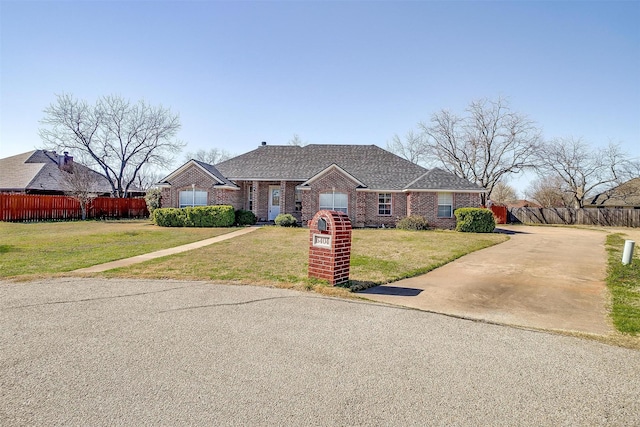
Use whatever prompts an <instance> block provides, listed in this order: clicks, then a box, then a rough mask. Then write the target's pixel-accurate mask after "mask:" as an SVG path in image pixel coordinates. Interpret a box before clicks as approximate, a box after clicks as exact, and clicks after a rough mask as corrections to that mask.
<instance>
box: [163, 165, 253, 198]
mask: <svg viewBox="0 0 640 427" xmlns="http://www.w3.org/2000/svg"><path fill="white" fill-rule="evenodd" d="M217 183H218V182H217V181H215V180H214V179H213V178H211V177H210V176H209V175H207V174H206V173H205V172H203V171H202V170H201V169H200V168H198V167H197V166H195V165H193V166H190V167H189V168H188V169H187V170H185V171H184V172H183V173H182V174H180V175H179V176H177V177H176V178H175V179H174V180H173V181H171V182H170V184H171V187H170V188H166V187H165V188H163V189H162V200H161V205H162V207H163V208H169V207H171V208H177V207H180V196H179V195H180V192H181V191H189V190H192V187H191V184H196V186H195V189H196V190H199V191H206V192H207V193H208V195H207V204H209V205H231V206H233V207H234V208H235V209H240V208H241V207H242V199H241V193H242V192H241V191H235V190H224V189H219V188H214V185H216V184H217Z"/></svg>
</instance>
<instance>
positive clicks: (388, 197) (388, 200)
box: [378, 193, 393, 216]
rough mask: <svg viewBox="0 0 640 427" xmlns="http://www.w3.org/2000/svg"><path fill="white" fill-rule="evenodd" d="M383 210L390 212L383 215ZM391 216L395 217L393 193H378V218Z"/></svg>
mask: <svg viewBox="0 0 640 427" xmlns="http://www.w3.org/2000/svg"><path fill="white" fill-rule="evenodd" d="M383 198H384V199H383ZM382 199H383V200H382ZM383 209H384V210H385V211H389V212H388V213H386V212H385V213H382V210H383ZM391 215H393V193H378V216H391Z"/></svg>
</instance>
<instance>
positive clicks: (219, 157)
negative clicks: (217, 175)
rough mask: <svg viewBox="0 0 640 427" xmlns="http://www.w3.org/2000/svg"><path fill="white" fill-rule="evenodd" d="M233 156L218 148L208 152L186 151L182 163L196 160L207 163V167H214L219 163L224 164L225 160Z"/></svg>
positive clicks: (201, 150)
mask: <svg viewBox="0 0 640 427" xmlns="http://www.w3.org/2000/svg"><path fill="white" fill-rule="evenodd" d="M233 156H234V155H233V154H232V153H230V152H228V151H227V150H222V149H219V148H210V149H208V150H203V149H200V150H198V151H195V152H193V151H188V152H186V153H185V155H184V161H185V162H188V161H189V160H191V159H193V160H198V161H200V162H203V163H207V164H209V165H215V164H218V163H220V162H224V161H225V160H229V159H230V158H232V157H233Z"/></svg>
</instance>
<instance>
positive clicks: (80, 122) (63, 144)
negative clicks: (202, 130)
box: [40, 94, 184, 197]
mask: <svg viewBox="0 0 640 427" xmlns="http://www.w3.org/2000/svg"><path fill="white" fill-rule="evenodd" d="M44 113H45V117H44V118H43V119H42V121H41V124H42V125H43V127H42V128H41V129H40V137H41V138H42V140H43V142H44V144H45V146H46V147H47V148H50V149H57V150H60V151H62V150H69V151H73V152H74V153H75V154H76V156H78V157H80V159H81V160H82V161H83V163H85V164H86V165H87V166H89V167H95V168H96V169H98V170H100V171H101V172H102V173H103V174H104V175H105V176H106V177H107V178H108V179H109V182H111V185H112V193H113V195H114V196H116V197H126V196H127V194H128V192H129V188H130V187H131V186H132V185H133V184H134V183H135V181H136V178H137V177H138V174H139V173H140V171H141V169H142V168H143V167H144V166H145V165H153V166H156V167H160V168H168V167H170V166H171V164H172V163H173V159H174V155H175V154H177V153H178V152H179V151H180V150H181V149H182V147H183V146H184V144H183V143H182V142H180V141H178V140H176V139H175V136H176V134H177V132H178V130H179V129H180V120H179V117H178V115H177V114H172V113H171V111H170V110H168V109H166V108H164V107H162V106H158V107H153V106H150V105H149V104H147V103H146V102H144V101H139V102H137V103H136V104H131V103H130V102H129V101H128V100H125V99H123V98H121V97H118V96H105V97H102V98H100V99H98V101H97V102H96V103H95V105H89V104H88V103H87V102H86V101H83V100H77V99H75V98H74V97H73V96H72V95H66V94H63V95H58V96H57V99H56V102H54V103H52V104H51V105H50V106H49V107H47V108H46V109H45V110H44Z"/></svg>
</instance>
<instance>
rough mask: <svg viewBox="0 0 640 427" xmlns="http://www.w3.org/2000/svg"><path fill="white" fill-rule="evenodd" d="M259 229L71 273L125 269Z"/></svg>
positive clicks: (256, 228) (244, 230)
mask: <svg viewBox="0 0 640 427" xmlns="http://www.w3.org/2000/svg"><path fill="white" fill-rule="evenodd" d="M259 228H260V227H247V228H243V229H242V230H238V231H232V232H231V233H227V234H223V235H221V236H216V237H212V238H210V239H206V240H200V241H197V242H193V243H188V244H186V245H182V246H176V247H174V248H168V249H162V250H159V251H155V252H151V253H148V254H143V255H138V256H134V257H131V258H125V259H119V260H117V261H111V262H107V263H104V264H98V265H94V266H91V267H86V268H80V269H78V270H74V271H72V273H100V272H102V271H107V270H112V269H114V268H119V267H127V266H129V265H132V264H137V263H140V262H144V261H149V260H150V259H154V258H160V257H163V256H167V255H173V254H178V253H180V252H186V251H190V250H192V249H198V248H202V247H204V246H209V245H212V244H214V243H218V242H222V241H224V240H229V239H233V238H234V237H238V236H242V235H244V234H247V233H251V232H254V231H256V230H258V229H259Z"/></svg>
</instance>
